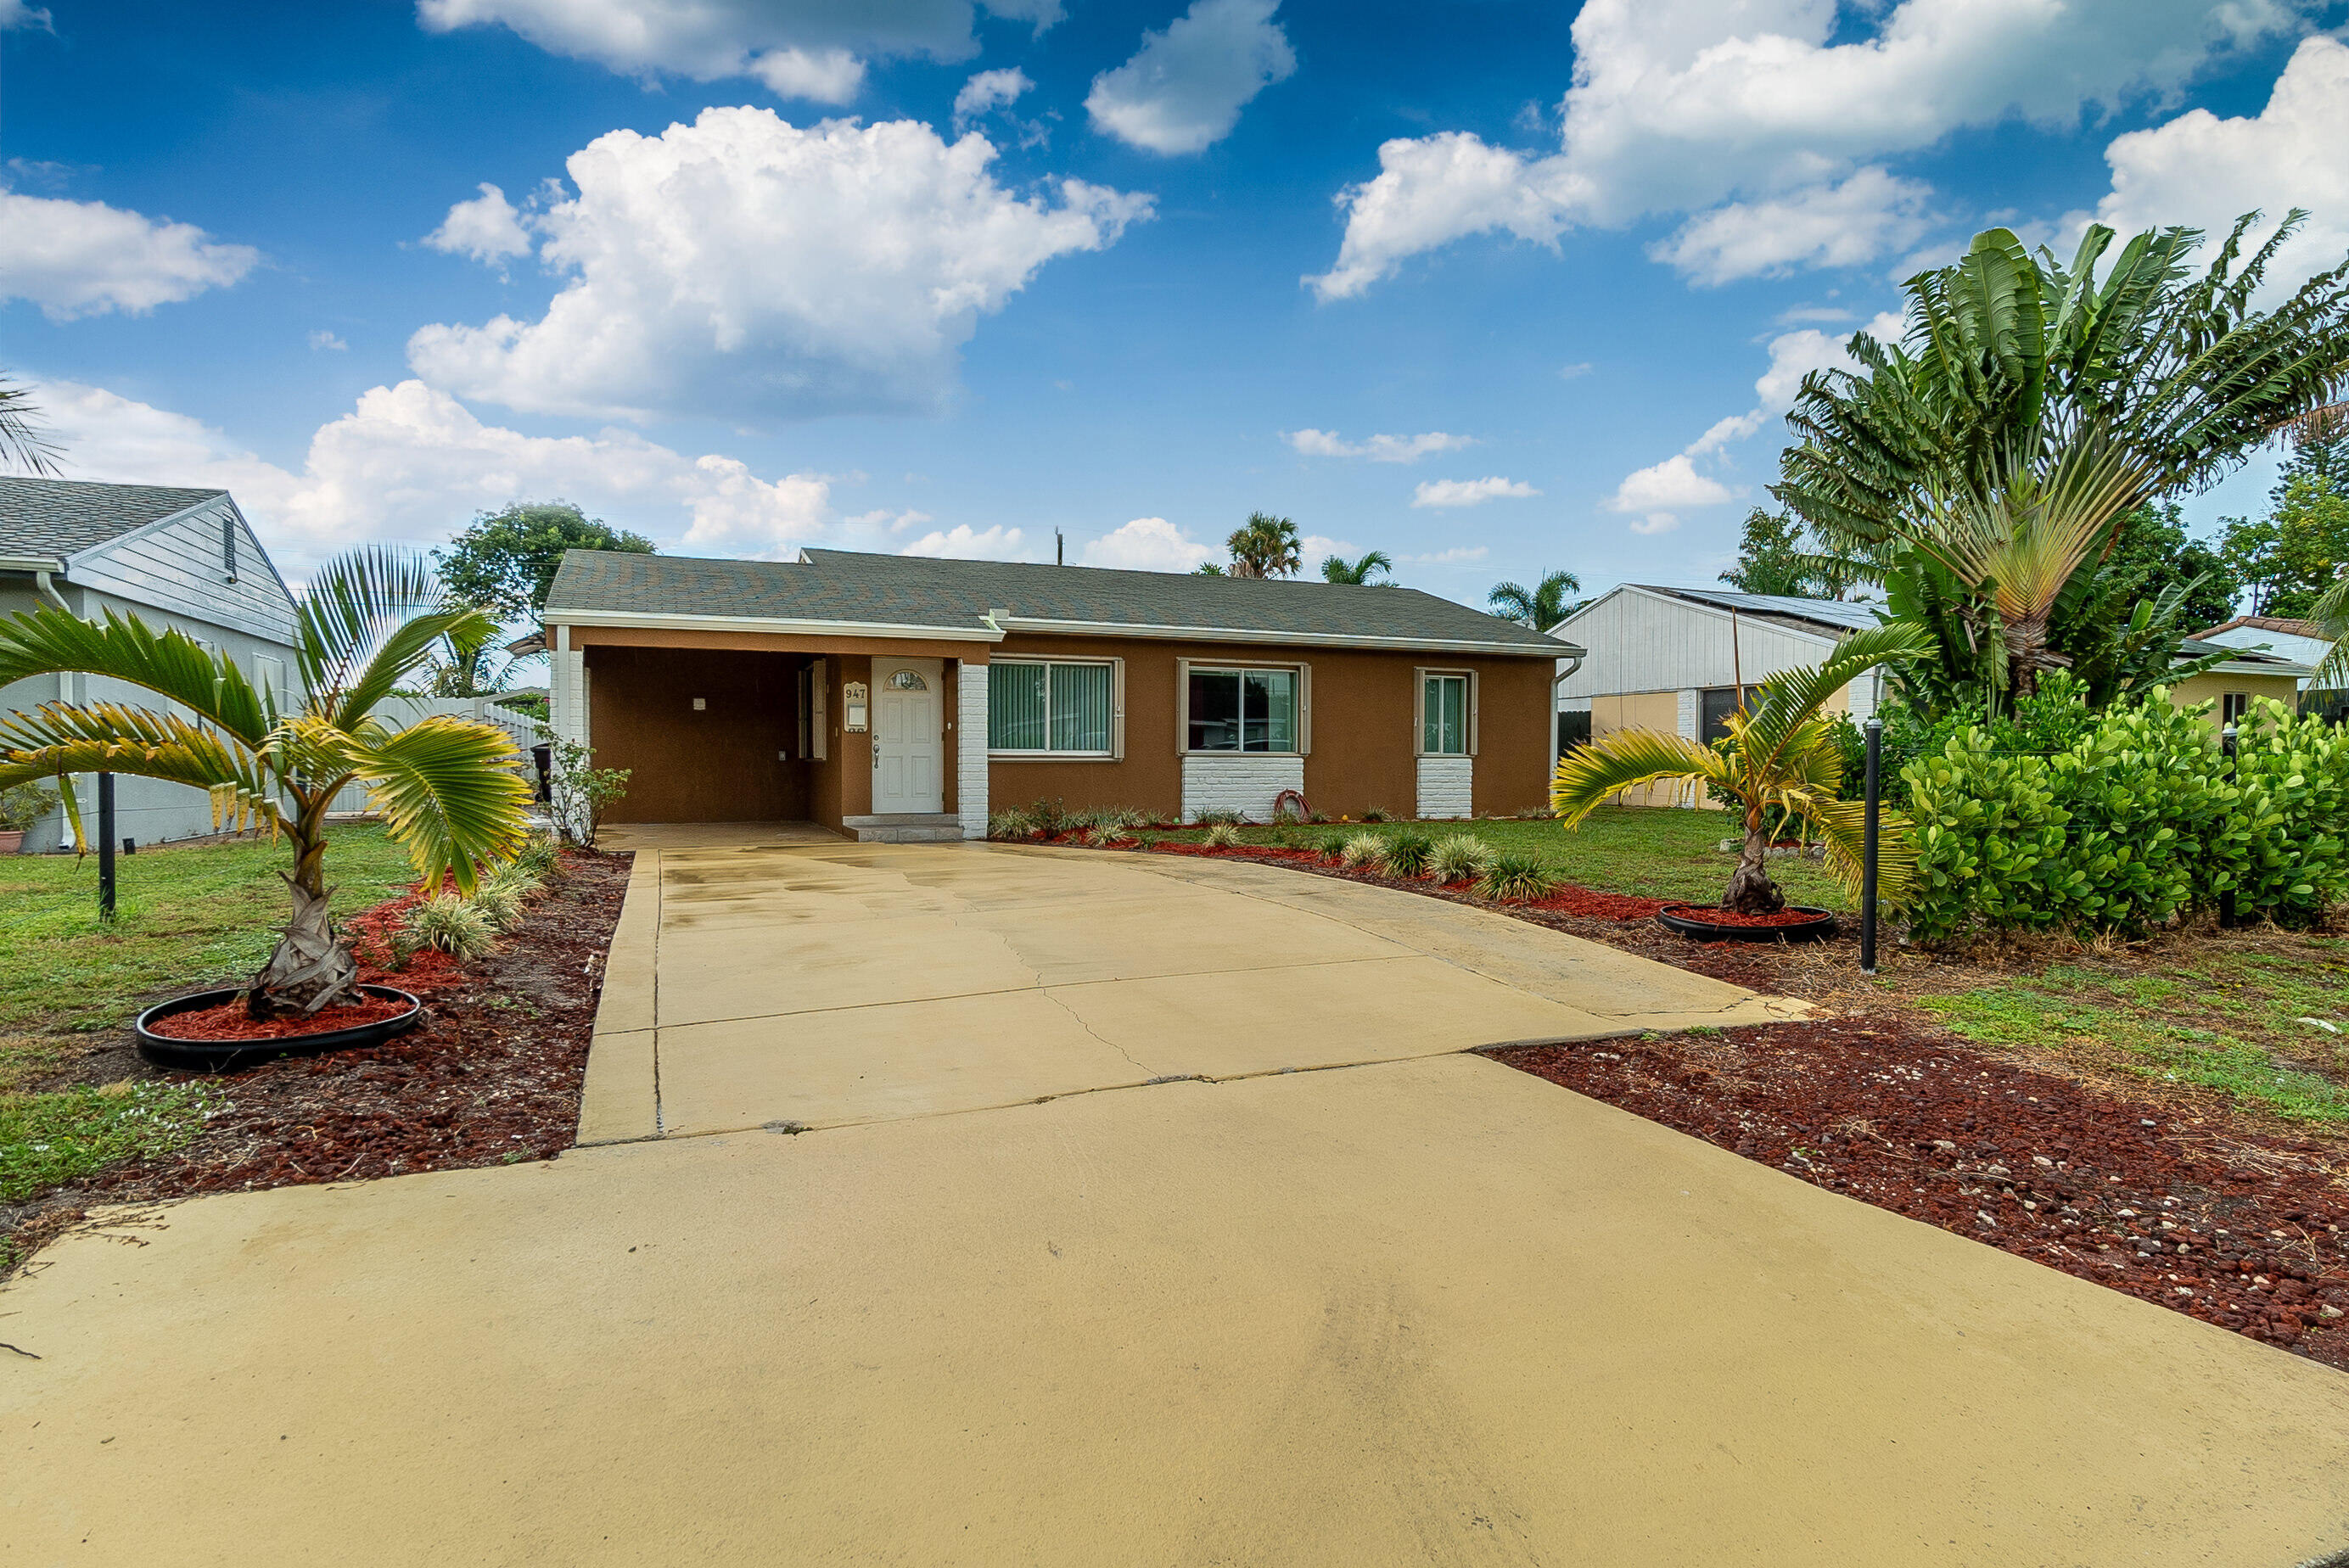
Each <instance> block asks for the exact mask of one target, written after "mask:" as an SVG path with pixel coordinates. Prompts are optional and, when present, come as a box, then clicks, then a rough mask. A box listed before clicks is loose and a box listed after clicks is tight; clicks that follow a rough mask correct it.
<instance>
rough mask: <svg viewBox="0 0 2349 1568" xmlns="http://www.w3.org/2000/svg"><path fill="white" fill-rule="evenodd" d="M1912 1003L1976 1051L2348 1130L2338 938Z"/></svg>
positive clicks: (2073, 971)
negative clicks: (2083, 1062) (2077, 1061)
mask: <svg viewBox="0 0 2349 1568" xmlns="http://www.w3.org/2000/svg"><path fill="white" fill-rule="evenodd" d="M2287 940H2289V939H2287ZM1919 1001H1920V1004H1921V1005H1922V1006H1925V1007H1927V1008H1930V1010H1932V1011H1933V1012H1936V1013H1939V1014H1940V1015H1941V1016H1943V1017H1945V1018H1947V1019H1948V1020H1949V1024H1950V1026H1951V1028H1952V1029H1954V1030H1956V1031H1957V1032H1958V1033H1959V1034H1961V1035H1964V1036H1965V1037H1968V1038H1970V1039H1973V1040H1978V1041H1981V1042H1982V1044H1984V1045H1992V1046H2002V1047H2019V1048H2024V1049H2041V1050H2049V1051H2053V1052H2055V1053H2057V1054H2060V1055H2064V1056H2072V1057H2086V1058H2089V1059H2093V1060H2100V1061H2104V1062H2107V1063H2110V1064H2111V1065H2114V1066H2116V1067H2119V1068H2122V1069H2123V1070H2125V1071H2127V1072H2131V1073H2135V1074H2137V1075H2138V1076H2139V1077H2143V1078H2152V1079H2156V1080H2158V1081H2161V1082H2168V1083H2187V1084H2194V1085H2197V1086H2199V1087H2201V1088H2209V1089H2215V1090H2217V1091H2218V1092H2220V1094H2223V1095H2225V1096H2226V1097H2227V1098H2228V1099H2231V1100H2233V1101H2234V1102H2235V1103H2236V1104H2237V1105H2239V1106H2241V1107H2243V1108H2244V1109H2254V1110H2263V1111H2266V1112H2268V1113H2270V1114H2271V1115H2274V1116H2278V1117H2282V1118H2283V1119H2287V1120H2292V1121H2301V1122H2319V1123H2331V1124H2333V1125H2336V1126H2337V1125H2342V1124H2344V1123H2349V1088H2344V1087H2343V1081H2342V1080H2343V1079H2344V1078H2349V944H2344V943H2343V942H2341V941H2339V940H2338V939H2333V938H2323V937H2313V938H2305V939H2302V940H2300V941H2299V942H2298V943H2297V944H2296V950H2295V951H2293V952H2291V953H2288V954H2287V953H2261V952H2245V951H2240V950H2236V951H2230V952H2220V953H2213V954H2211V956H2210V957H2209V959H2208V960H2206V961H2204V962H2200V963H2197V964H2191V965H2174V966H2172V967H2169V968H2168V969H2166V970H2163V971H2160V972H2158V973H2154V974H2128V975H2124V974H2113V973H2109V972H2105V971H2101V970H2098V969H2095V968H2092V967H2089V966H2086V965H2065V964H2057V965H2050V966H2049V967H2048V968H2047V969H2046V970H2045V971H2044V973H2042V974H2041V975H2038V976H2037V977H2036V978H2035V979H2032V980H2028V981H2017V982H2014V983H2012V984H2007V985H1985V986H1979V987H1976V988H1974V989H1971V990H1967V991H1960V992H1956V993H1953V994H1951V995H1945V996H1925V997H1920V998H1919ZM2328 1026H2329V1027H2328Z"/></svg>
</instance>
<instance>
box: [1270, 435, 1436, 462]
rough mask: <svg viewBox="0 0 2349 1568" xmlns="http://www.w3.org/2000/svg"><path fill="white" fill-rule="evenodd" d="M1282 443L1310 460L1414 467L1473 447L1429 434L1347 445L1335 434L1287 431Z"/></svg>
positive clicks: (1378, 439) (1373, 439)
mask: <svg viewBox="0 0 2349 1568" xmlns="http://www.w3.org/2000/svg"><path fill="white" fill-rule="evenodd" d="M1281 439H1283V440H1285V441H1287V442H1288V444H1289V445H1290V446H1292V447H1294V448H1296V449H1297V450H1298V451H1299V452H1301V453H1303V454H1304V455H1305V456H1307V457H1309V458H1368V459H1371V461H1372V462H1374V463H1415V462H1417V461H1419V459H1422V458H1423V457H1426V456H1428V455H1429V454H1430V453H1432V452H1456V451H1458V450H1459V449H1461V448H1463V447H1473V446H1475V444H1476V438H1475V437H1474V436H1453V435H1447V434H1445V433H1444V431H1442V430H1429V431H1427V432H1426V433H1425V434H1423V435H1418V436H1372V437H1371V438H1368V439H1366V440H1361V441H1349V440H1346V439H1344V438H1341V437H1340V435H1339V434H1338V432H1337V431H1335V430H1313V429H1305V430H1289V431H1287V432H1285V433H1284V434H1283V435H1282V437H1281Z"/></svg>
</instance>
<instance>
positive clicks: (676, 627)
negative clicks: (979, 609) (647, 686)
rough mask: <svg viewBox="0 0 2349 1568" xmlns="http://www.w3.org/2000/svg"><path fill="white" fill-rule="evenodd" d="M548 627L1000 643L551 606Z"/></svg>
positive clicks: (758, 618)
mask: <svg viewBox="0 0 2349 1568" xmlns="http://www.w3.org/2000/svg"><path fill="white" fill-rule="evenodd" d="M539 621H540V624H543V625H546V626H550V627H551V626H615V627H640V628H642V629H644V630H646V631H648V632H761V633H766V634H771V635H776V636H794V637H904V638H908V639H913V638H919V639H922V640H925V641H929V642H938V643H999V642H1001V641H1002V640H1003V634H1002V633H1000V632H997V631H990V630H988V628H987V627H984V626H971V627H961V626H924V625H907V624H902V623H899V622H894V621H814V620H801V619H794V618H792V617H787V616H781V615H681V614H667V613H661V612H653V611H638V610H569V609H564V608H563V607H561V606H559V605H554V604H549V605H548V606H547V607H546V608H545V609H544V610H543V611H542V612H540V614H539Z"/></svg>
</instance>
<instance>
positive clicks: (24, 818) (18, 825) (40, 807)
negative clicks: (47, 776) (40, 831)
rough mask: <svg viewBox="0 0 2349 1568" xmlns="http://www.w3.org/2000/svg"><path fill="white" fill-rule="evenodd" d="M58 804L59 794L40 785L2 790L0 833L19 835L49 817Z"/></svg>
mask: <svg viewBox="0 0 2349 1568" xmlns="http://www.w3.org/2000/svg"><path fill="white" fill-rule="evenodd" d="M56 805H57V791H56V790H54V789H45V788H43V787H42V786H41V785H38V784H31V783H26V784H19V785H17V786H16V788H15V789H0V832H10V833H18V832H22V831H24V830H26V829H27V828H29V827H31V826H32V825H33V824H34V823H36V822H37V821H39V820H41V819H42V818H44V817H46V816H47V815H48V814H49V812H50V810H52V809H54V808H55V807H56Z"/></svg>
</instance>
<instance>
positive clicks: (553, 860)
mask: <svg viewBox="0 0 2349 1568" xmlns="http://www.w3.org/2000/svg"><path fill="white" fill-rule="evenodd" d="M514 864H516V865H518V866H521V867H523V869H525V870H527V871H528V872H530V873H531V874H532V875H533V876H534V877H536V878H538V879H539V880H540V881H541V882H544V881H546V880H547V879H549V878H551V877H553V876H554V875H556V874H557V873H558V872H561V871H562V870H563V846H562V845H561V844H560V843H557V842H556V841H554V839H552V838H549V837H548V836H547V835H546V834H544V833H533V834H532V835H531V836H530V837H529V838H527V839H525V840H523V846H522V848H521V849H520V850H517V851H515V852H514Z"/></svg>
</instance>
